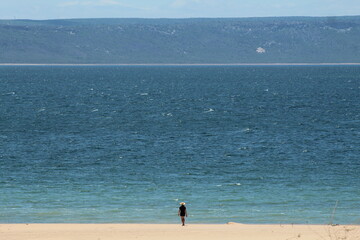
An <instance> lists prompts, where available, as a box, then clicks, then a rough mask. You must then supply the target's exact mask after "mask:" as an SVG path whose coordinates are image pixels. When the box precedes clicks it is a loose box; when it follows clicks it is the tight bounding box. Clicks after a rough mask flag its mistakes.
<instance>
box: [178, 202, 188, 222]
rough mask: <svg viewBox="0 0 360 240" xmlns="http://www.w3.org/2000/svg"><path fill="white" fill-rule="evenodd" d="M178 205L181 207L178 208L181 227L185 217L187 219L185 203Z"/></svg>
mask: <svg viewBox="0 0 360 240" xmlns="http://www.w3.org/2000/svg"><path fill="white" fill-rule="evenodd" d="M180 205H181V206H180V207H179V212H178V216H180V218H181V222H182V225H183V226H185V217H187V216H188V215H187V211H186V207H185V203H184V202H181V203H180Z"/></svg>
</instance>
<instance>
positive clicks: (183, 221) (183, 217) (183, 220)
mask: <svg viewBox="0 0 360 240" xmlns="http://www.w3.org/2000/svg"><path fill="white" fill-rule="evenodd" d="M181 222H182V225H183V226H185V216H181Z"/></svg>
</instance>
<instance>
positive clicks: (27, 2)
mask: <svg viewBox="0 0 360 240" xmlns="http://www.w3.org/2000/svg"><path fill="white" fill-rule="evenodd" d="M343 15H360V0H0V19H14V18H16V19H21V18H26V19H55V18H109V17H110V18H124V17H126V18H128V17H140V18H188V17H264V16H343Z"/></svg>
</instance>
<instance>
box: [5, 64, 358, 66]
mask: <svg viewBox="0 0 360 240" xmlns="http://www.w3.org/2000/svg"><path fill="white" fill-rule="evenodd" d="M0 66H360V63H0Z"/></svg>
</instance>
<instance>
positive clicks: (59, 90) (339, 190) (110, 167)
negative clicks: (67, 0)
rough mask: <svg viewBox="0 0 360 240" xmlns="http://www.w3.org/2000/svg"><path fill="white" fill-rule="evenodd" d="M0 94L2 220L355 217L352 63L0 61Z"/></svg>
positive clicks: (358, 158) (356, 122)
mask: <svg viewBox="0 0 360 240" xmlns="http://www.w3.org/2000/svg"><path fill="white" fill-rule="evenodd" d="M0 102H1V105H0V203H1V204H0V222H2V223H19V222H29V223H38V222H54V223H73V222H79V223H82V222H89V223H105V222H117V223H133V222H136V223H178V222H179V219H178V217H177V208H178V203H179V202H181V201H184V202H186V203H187V207H188V211H189V214H190V216H189V219H188V222H189V223H225V222H229V221H234V222H242V223H313V224H317V223H329V222H331V221H332V222H334V223H341V224H345V223H357V224H359V223H360V211H359V210H360V179H359V176H360V67H358V66H321V67H319V66H303V67H302V66H278V67H273V66H267V67H261V66H257V67H251V66H247V67H243V66H242V67H239V66H228V67H226V66H219V67H215V66H211V67H205V66H203V67H194V66H192V67H190V66H188V67H186V66H182V67H174V66H173V67H165V66H164V67H159V66H158V67H155V66H153V67H139V66H136V67H135V66H132V67H131V66H128V67H111V66H108V67H104V66H103V67H79V66H78V67H76V66H74V67H49V66H47V67H46V66H43V67H24V66H22V67H9V66H8V67H0ZM337 201H338V204H337V207H336V211H335V213H334V217H333V218H332V213H333V210H334V208H335V204H336V202H337Z"/></svg>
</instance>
